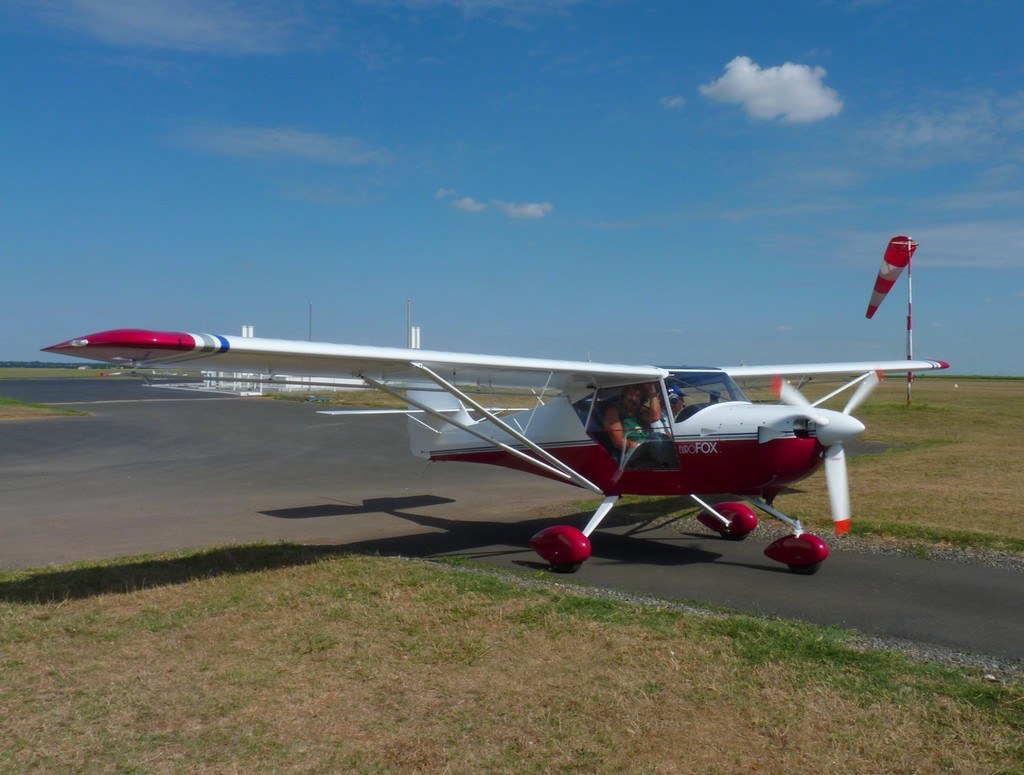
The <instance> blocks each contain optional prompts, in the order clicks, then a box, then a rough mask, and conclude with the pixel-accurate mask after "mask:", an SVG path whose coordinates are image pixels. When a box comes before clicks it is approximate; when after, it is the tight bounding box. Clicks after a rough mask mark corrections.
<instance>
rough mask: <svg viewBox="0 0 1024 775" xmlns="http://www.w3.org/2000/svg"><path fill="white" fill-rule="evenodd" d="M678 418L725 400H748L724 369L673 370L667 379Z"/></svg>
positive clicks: (691, 414)
mask: <svg viewBox="0 0 1024 775" xmlns="http://www.w3.org/2000/svg"><path fill="white" fill-rule="evenodd" d="M665 387H666V388H667V389H668V394H669V401H670V403H671V407H672V416H673V417H674V418H675V420H676V422H680V421H681V420H685V419H686V418H687V417H692V416H693V415H694V414H696V413H697V412H699V411H700V410H701V409H705V408H707V407H709V406H711V405H712V404H719V403H723V402H725V401H746V400H747V397H746V396H745V395H743V391H742V390H740V388H739V386H738V385H737V384H736V383H735V382H733V380H732V377H730V376H729V375H728V374H726V373H725V372H724V371H673V372H671V374H670V376H669V377H668V378H667V379H666V380H665Z"/></svg>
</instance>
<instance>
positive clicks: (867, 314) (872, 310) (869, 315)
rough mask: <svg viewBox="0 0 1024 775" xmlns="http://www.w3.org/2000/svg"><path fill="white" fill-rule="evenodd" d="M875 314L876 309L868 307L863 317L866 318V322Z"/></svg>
mask: <svg viewBox="0 0 1024 775" xmlns="http://www.w3.org/2000/svg"><path fill="white" fill-rule="evenodd" d="M876 312H878V307H868V311H867V313H866V314H865V315H864V317H866V318H867V319H868V320H871V318H873V317H874V316H875V313H876Z"/></svg>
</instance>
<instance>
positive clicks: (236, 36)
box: [27, 0, 324, 55]
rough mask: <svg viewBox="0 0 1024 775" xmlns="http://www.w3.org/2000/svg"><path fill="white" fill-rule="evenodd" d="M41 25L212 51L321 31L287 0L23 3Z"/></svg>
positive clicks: (269, 50)
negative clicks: (251, 0) (260, 0)
mask: <svg viewBox="0 0 1024 775" xmlns="http://www.w3.org/2000/svg"><path fill="white" fill-rule="evenodd" d="M27 7H28V8H29V9H30V12H31V13H32V14H33V15H34V16H35V17H36V18H37V19H39V20H41V21H42V22H43V23H45V24H50V25H53V26H56V27H60V28H63V29H66V30H71V31H72V32H75V33H78V34H83V35H88V36H90V37H93V38H96V39H98V40H100V41H102V42H104V43H106V44H108V45H112V46H120V47H127V48H145V49H162V50H173V51H187V52H203V53H212V54H227V55H244V54H279V53H283V52H284V51H287V50H289V49H291V48H294V47H295V46H296V45H298V44H299V42H300V41H301V42H302V43H303V44H304V45H308V44H309V43H311V42H312V41H314V40H315V39H316V38H318V37H321V36H322V35H323V34H324V31H323V28H320V29H319V30H317V31H315V30H314V27H313V26H312V25H310V24H308V22H307V21H306V20H305V18H304V17H303V15H302V13H301V11H300V10H297V9H301V6H298V5H296V4H291V3H246V2H240V1H239V0H131V1H130V2H126V0H50V1H49V2H46V3H39V4H36V5H33V6H27Z"/></svg>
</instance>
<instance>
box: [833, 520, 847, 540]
mask: <svg viewBox="0 0 1024 775" xmlns="http://www.w3.org/2000/svg"><path fill="white" fill-rule="evenodd" d="M849 532H850V520H848V519H841V520H839V521H838V522H836V535H837V536H844V535H846V534H847V533H849Z"/></svg>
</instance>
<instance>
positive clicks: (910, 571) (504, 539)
mask: <svg viewBox="0 0 1024 775" xmlns="http://www.w3.org/2000/svg"><path fill="white" fill-rule="evenodd" d="M0 395H2V396H6V397H10V398H16V399H20V400H27V401H34V402H39V403H55V404H64V405H68V406H71V407H73V408H77V409H82V410H85V411H87V412H89V413H90V414H89V416H86V417H69V418H59V419H45V420H26V421H4V422H2V423H0V498H2V503H0V567H3V568H28V567H36V566H41V565H50V564H62V563H69V562H75V561H79V560H90V559H101V558H110V557H119V556H126V555H134V554H139V553H146V552H161V551H168V550H174V549H184V548H199V547H207V546H213V545H221V544H229V543H241V542H253V541H281V540H283V541H295V542H302V543H307V544H316V545H322V546H330V547H336V548H340V549H346V550H351V551H358V552H367V553H375V554H386V555H403V556H411V557H430V556H437V555H460V556H464V557H467V558H470V559H473V560H475V561H478V562H483V563H488V564H494V565H497V566H501V567H508V568H520V569H521V568H540V567H542V563H541V561H540V560H539V558H538V557H537V556H536V555H535V554H534V553H533V552H532V551H531V550H530V548H529V543H528V541H529V538H530V536H532V535H533V534H534V533H535V532H536V531H538V530H540V529H541V528H543V527H546V526H548V525H551V524H553V521H552V518H551V513H552V510H553V509H558V510H561V511H564V510H565V509H566V508H567V507H568V506H569V504H572V503H574V502H577V501H579V500H581V499H584V498H585V497H586V493H583V492H582V491H580V490H576V489H575V488H572V487H567V486H566V485H563V484H559V483H556V482H552V481H548V480H545V479H541V478H539V477H535V476H529V475H527V474H523V473H519V472H515V471H507V470H504V469H499V468H492V467H488V466H472V465H465V464H436V463H435V464H425V463H424V461H422V460H419V459H417V458H414V457H412V456H411V455H410V454H409V452H408V449H407V446H406V438H405V433H404V423H405V419H404V418H403V417H400V416H387V415H385V416H381V415H371V416H363V417H357V416H325V415H319V414H316V409H317V405H315V404H305V403H291V402H280V401H270V400H262V399H249V398H235V397H228V396H224V395H221V394H211V393H195V392H187V391H180V390H173V389H167V388H161V387H143V386H142V385H141V384H140V383H139V382H137V381H134V380H128V379H125V380H122V379H120V378H112V379H107V380H17V381H13V380H12V381H0ZM853 486H854V487H856V482H854V483H853ZM780 505H782V506H783V507H784V506H785V504H784V503H780ZM587 516H588V515H586V514H578V515H576V516H575V517H569V518H567V519H565V520H564V521H567V522H570V523H573V524H578V525H580V526H582V525H583V524H584V523H585V522H586V519H587ZM591 540H592V543H593V550H594V554H593V557H592V558H591V559H590V560H589V561H588V562H586V563H585V564H584V566H583V568H582V569H581V570H580V571H579V572H578V573H576V574H574V576H572V577H571V578H572V580H573V581H577V582H581V583H585V584H591V585H595V586H601V587H609V588H615V589H621V590H624V591H627V592H630V593H641V594H650V595H654V596H658V597H663V598H671V599H683V600H688V601H694V602H698V603H703V604H711V605H715V606H723V607H728V608H735V609H739V610H744V611H752V612H758V613H765V614H775V615H778V616H782V617H787V618H796V619H802V620H807V621H812V622H817V623H822V624H831V625H836V626H840V627H845V628H850V629H855V630H859V631H862V632H865V633H871V634H878V635H880V636H882V637H885V638H897V639H906V640H910V641H918V642H923V643H928V644H935V645H939V646H942V647H944V648H948V649H953V650H957V651H964V652H973V653H979V654H986V655H992V656H994V657H998V658H1000V659H1001V660H1020V659H1022V658H1024V617H1022V616H1021V615H1020V613H1019V609H1020V601H1021V600H1022V599H1024V573H1020V572H1018V571H1015V570H1010V569H1005V568H996V567H989V566H987V565H982V564H972V563H969V562H959V561H958V562H952V561H945V560H934V559H933V560H929V559H921V558H914V557H907V556H894V555H881V554H870V553H861V552H846V551H843V549H842V547H841V546H839V547H838V548H834V549H833V553H832V556H831V557H830V558H829V559H828V560H827V561H826V563H825V564H824V566H823V567H822V570H821V571H820V572H819V573H818V574H817V575H814V576H809V577H808V576H798V575H794V574H791V573H789V572H788V571H787V570H786V569H785V568H783V567H781V566H779V565H778V564H777V563H774V562H772V561H771V560H769V559H767V558H766V557H765V556H764V555H763V550H764V547H765V546H766V544H767V540H765V539H759V538H758V537H757V534H755V535H754V536H751V537H750V538H748V539H747V540H746V541H743V542H738V543H737V542H731V541H724V540H721V539H719V538H718V537H716V536H712V535H708V534H706V533H704V532H698V531H693V532H681V531H680V530H679V529H678V528H676V527H672V526H668V527H661V528H656V529H650V530H648V529H646V528H644V526H642V525H636V524H621V523H618V522H616V520H615V512H614V511H613V512H612V516H610V517H609V518H608V520H606V522H605V523H604V524H603V525H602V526H601V529H599V530H598V531H597V532H595V533H594V535H592V536H591ZM555 578H558V579H559V580H564V579H565V577H555ZM2 594H3V590H2V585H0V596H2Z"/></svg>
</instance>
